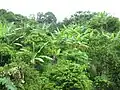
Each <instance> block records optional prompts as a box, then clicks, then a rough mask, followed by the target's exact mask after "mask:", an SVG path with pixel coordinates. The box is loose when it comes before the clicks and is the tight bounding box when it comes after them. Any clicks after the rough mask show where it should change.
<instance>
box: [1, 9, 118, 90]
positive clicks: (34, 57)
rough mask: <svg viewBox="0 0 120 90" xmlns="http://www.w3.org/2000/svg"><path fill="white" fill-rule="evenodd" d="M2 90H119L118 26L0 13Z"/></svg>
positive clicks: (78, 16) (99, 18) (101, 18)
mask: <svg viewBox="0 0 120 90" xmlns="http://www.w3.org/2000/svg"><path fill="white" fill-rule="evenodd" d="M0 90H120V21H119V19H118V18H116V17H114V16H111V15H109V14H107V13H105V12H89V11H85V12H82V11H79V12H76V13H75V14H74V15H71V17H70V18H65V19H64V20H63V21H62V22H57V18H56V17H55V15H54V14H53V13H52V12H46V13H45V14H44V13H40V12H39V13H38V14H37V19H35V17H34V16H33V17H30V18H27V17H25V16H22V15H20V14H14V13H13V12H10V11H7V10H4V9H1V10H0Z"/></svg>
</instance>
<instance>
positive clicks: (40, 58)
mask: <svg viewBox="0 0 120 90" xmlns="http://www.w3.org/2000/svg"><path fill="white" fill-rule="evenodd" d="M47 44H48V42H46V43H44V44H43V45H42V47H40V49H39V50H38V51H37V52H36V51H35V43H34V42H33V48H32V56H31V57H32V59H31V60H30V62H31V63H32V64H35V62H36V61H39V62H42V63H43V62H44V59H48V60H53V59H52V58H51V57H49V56H45V55H38V54H39V53H40V52H41V50H42V49H43V48H44V47H45V46H46V45H47ZM20 50H21V51H22V52H26V53H29V52H30V51H29V50H26V49H20ZM19 53H20V52H19Z"/></svg>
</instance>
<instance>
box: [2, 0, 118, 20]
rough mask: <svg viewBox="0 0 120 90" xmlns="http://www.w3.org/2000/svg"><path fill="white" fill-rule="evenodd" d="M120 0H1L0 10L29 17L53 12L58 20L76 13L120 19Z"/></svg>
mask: <svg viewBox="0 0 120 90" xmlns="http://www.w3.org/2000/svg"><path fill="white" fill-rule="evenodd" d="M119 1H120V0H0V9H1V8H3V9H9V10H10V11H13V12H14V13H18V14H22V15H25V16H29V15H30V14H36V13H37V12H44V13H45V12H47V11H52V12H53V13H54V14H55V15H56V17H57V19H58V20H62V19H63V18H65V17H68V16H70V15H71V14H74V13H75V12H76V11H88V10H89V11H106V12H108V13H111V14H112V15H114V16H117V17H120V3H119Z"/></svg>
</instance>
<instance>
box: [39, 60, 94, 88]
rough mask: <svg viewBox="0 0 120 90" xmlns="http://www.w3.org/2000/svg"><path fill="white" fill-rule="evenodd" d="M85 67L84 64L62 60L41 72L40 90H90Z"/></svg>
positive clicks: (90, 84) (90, 82)
mask: <svg viewBox="0 0 120 90" xmlns="http://www.w3.org/2000/svg"><path fill="white" fill-rule="evenodd" d="M86 69H87V66H86V65H79V64H75V63H72V62H70V61H66V60H65V61H64V60H63V61H61V62H59V63H58V64H57V65H54V66H52V67H51V68H50V67H48V70H47V72H45V73H43V74H42V77H41V90H46V89H49V90H91V89H92V81H91V80H89V78H88V77H87V75H86V74H87V70H86ZM46 80H47V81H46ZM51 85H52V86H51Z"/></svg>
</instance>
